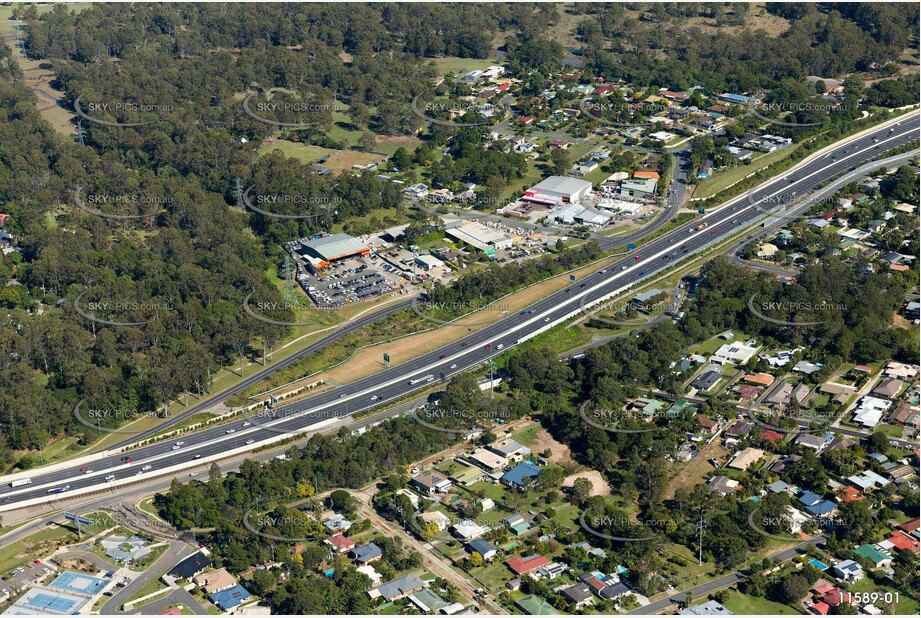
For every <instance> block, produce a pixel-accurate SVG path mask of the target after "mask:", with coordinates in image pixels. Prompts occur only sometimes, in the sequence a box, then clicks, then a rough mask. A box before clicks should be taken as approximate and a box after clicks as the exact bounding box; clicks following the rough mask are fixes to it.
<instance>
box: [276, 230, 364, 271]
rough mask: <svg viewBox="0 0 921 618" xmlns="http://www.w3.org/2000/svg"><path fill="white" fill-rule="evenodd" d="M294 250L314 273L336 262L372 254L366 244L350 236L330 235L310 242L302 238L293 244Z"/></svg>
mask: <svg viewBox="0 0 921 618" xmlns="http://www.w3.org/2000/svg"><path fill="white" fill-rule="evenodd" d="M292 249H293V250H294V252H295V253H297V254H298V255H299V256H300V257H301V258H302V259H303V260H304V262H305V263H306V264H307V265H308V266H309V267H310V269H311V270H313V271H314V272H316V271H318V270H320V269H322V268H326V267H327V266H329V265H330V264H332V263H333V262H335V261H336V260H342V259H345V258H347V257H351V256H353V255H367V254H369V253H370V252H371V250H370V249H369V248H368V246H367V245H366V244H365V243H363V242H361V241H360V240H358V239H357V238H354V237H352V236H349V235H348V234H330V235H329V236H321V237H319V238H312V239H309V240H308V239H303V238H302V239H301V240H298V241H297V242H295V243H294V244H293V247H292Z"/></svg>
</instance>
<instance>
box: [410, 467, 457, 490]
mask: <svg viewBox="0 0 921 618" xmlns="http://www.w3.org/2000/svg"><path fill="white" fill-rule="evenodd" d="M409 484H410V485H412V487H413V489H416V490H417V491H419V492H420V493H422V494H424V495H426V496H431V495H433V494H436V493H443V492H445V491H447V490H449V489H450V488H451V481H450V480H448V479H447V478H445V477H444V476H442V475H441V474H436V473H434V472H427V473H425V474H420V475H419V476H416V477H414V478H413V479H412V480H410V481H409Z"/></svg>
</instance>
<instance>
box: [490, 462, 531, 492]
mask: <svg viewBox="0 0 921 618" xmlns="http://www.w3.org/2000/svg"><path fill="white" fill-rule="evenodd" d="M540 471H541V467H540V466H536V465H534V464H533V463H531V462H530V461H525V462H523V463H520V464H518V465H517V466H515V467H514V468H512V469H511V470H509V471H508V472H506V473H505V474H503V475H502V477H501V478H500V479H499V482H500V483H502V484H503V485H506V486H508V487H512V488H514V489H517V490H519V491H521V490H524V489H526V488H528V487H530V486H531V485H532V484H533V483H534V481H535V480H536V479H537V476H538V475H539V474H540Z"/></svg>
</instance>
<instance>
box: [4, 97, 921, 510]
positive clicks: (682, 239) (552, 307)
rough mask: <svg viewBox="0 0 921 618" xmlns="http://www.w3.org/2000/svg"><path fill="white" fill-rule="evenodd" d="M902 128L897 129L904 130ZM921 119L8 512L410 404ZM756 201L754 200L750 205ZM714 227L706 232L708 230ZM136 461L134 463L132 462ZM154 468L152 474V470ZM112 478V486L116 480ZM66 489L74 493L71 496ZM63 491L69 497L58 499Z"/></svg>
mask: <svg viewBox="0 0 921 618" xmlns="http://www.w3.org/2000/svg"><path fill="white" fill-rule="evenodd" d="M896 122H897V124H896ZM918 130H919V122H918V113H917V112H913V113H911V114H909V115H905V116H903V117H901V119H899V120H898V121H893V122H890V123H886V124H884V125H882V126H880V127H877V128H875V129H873V130H871V131H869V132H864V133H863V134H861V135H859V136H856V137H852V138H849V139H847V140H844V141H843V142H842V143H839V144H837V145H835V146H834V147H833V148H830V149H826V150H825V151H823V152H822V153H819V154H816V155H813V156H811V157H809V158H807V159H805V160H804V161H803V162H801V163H800V164H798V165H796V166H795V167H793V168H791V170H789V171H788V172H787V173H786V174H785V175H783V176H782V177H779V178H774V179H772V180H770V181H768V182H765V183H764V184H762V185H761V186H759V187H758V188H757V189H755V190H754V191H752V192H750V193H749V194H746V195H742V196H739V197H737V198H734V199H732V200H730V201H729V202H727V203H726V204H724V205H722V206H720V207H719V208H717V209H714V210H713V211H710V212H709V213H707V214H706V215H704V216H703V217H701V218H699V219H696V220H694V221H692V222H690V223H689V224H687V225H684V226H681V227H679V228H677V229H675V230H674V231H672V232H670V233H668V234H665V235H663V236H661V237H659V238H657V239H655V240H653V241H651V242H649V243H648V244H647V245H645V246H643V247H642V248H641V249H640V250H639V252H638V253H637V252H634V253H632V254H630V255H628V256H626V257H624V258H623V259H621V260H619V261H617V262H616V263H614V264H612V265H611V266H608V267H607V268H605V269H602V270H599V271H597V272H595V273H593V274H591V275H588V276H586V277H584V278H582V279H581V280H578V281H576V282H574V283H572V284H571V285H569V286H568V287H567V288H566V289H564V290H561V291H559V292H557V293H554V294H552V295H550V296H548V297H546V298H544V299H542V300H540V301H538V302H537V303H535V304H533V305H531V306H530V307H529V308H528V309H526V310H524V311H521V312H519V313H516V314H514V315H509V316H507V317H505V318H503V319H501V320H499V321H497V322H495V323H493V324H490V325H488V326H484V327H483V328H481V329H480V330H478V331H475V332H471V333H470V334H469V335H468V336H467V338H466V339H464V340H462V341H458V342H455V343H452V344H449V345H447V346H444V347H442V348H440V349H438V350H435V351H433V352H430V353H427V354H423V355H421V356H419V357H417V358H414V359H412V360H410V361H407V362H405V363H402V364H400V365H397V366H395V367H392V368H390V369H386V370H383V371H379V372H377V373H375V374H373V375H370V376H367V377H365V378H362V379H360V380H357V381H355V382H352V383H349V384H345V385H343V386H341V387H337V388H335V389H332V390H329V391H325V392H323V393H319V394H317V395H314V396H312V397H309V398H307V399H304V400H302V401H299V402H295V403H292V404H289V405H285V406H281V407H279V408H276V409H275V410H272V411H267V412H265V413H260V414H259V415H258V416H256V417H254V418H250V419H244V418H241V419H240V420H239V421H235V422H233V423H230V424H225V425H221V426H217V427H212V428H208V429H204V430H201V431H198V432H195V433H190V434H187V435H184V436H182V437H181V438H179V439H178V440H180V441H181V442H182V444H181V445H180V444H176V443H175V442H173V441H163V442H159V443H154V444H151V445H147V446H142V447H139V448H136V449H132V450H130V451H127V453H119V454H117V455H108V456H107V455H105V454H99V456H98V458H97V459H95V460H94V461H93V462H92V464H89V465H88V466H87V467H88V468H92V469H91V470H89V471H81V470H77V469H61V468H58V469H56V470H52V471H48V472H42V471H41V470H36V471H34V472H32V473H31V474H30V473H20V474H16V475H10V476H8V477H4V478H3V479H2V482H3V483H4V485H3V486H2V488H0V511H5V510H10V509H14V508H18V507H22V506H26V505H36V504H43V503H47V502H49V501H51V499H53V498H65V497H70V496H71V495H75V494H85V493H90V492H93V491H97V490H100V489H102V488H105V487H107V486H118V484H119V483H130V482H132V481H136V480H137V477H141V476H143V475H147V476H151V475H164V476H165V475H174V476H175V475H177V473H178V471H180V470H184V469H187V468H189V467H192V466H200V465H201V464H202V463H203V461H202V460H205V461H207V460H208V459H214V460H217V459H220V458H223V457H226V456H229V455H231V454H234V453H239V452H245V451H247V450H252V449H254V448H256V447H258V446H260V445H262V444H268V443H271V442H273V441H278V440H281V439H285V438H290V437H293V436H296V435H298V434H300V433H302V432H304V431H305V430H307V429H308V428H311V427H314V428H316V426H317V425H318V424H319V423H322V422H324V421H328V420H333V419H339V418H341V417H344V416H350V415H353V414H355V413H357V412H362V411H365V410H368V409H370V408H375V407H378V406H381V405H383V404H385V403H388V402H392V401H395V400H399V399H402V398H404V397H406V396H407V395H408V394H409V393H412V392H414V391H418V390H421V389H424V388H428V387H431V386H432V385H433V384H435V383H437V382H440V381H442V380H446V379H448V378H450V377H451V376H453V375H456V374H458V373H461V372H463V371H466V370H470V369H473V368H476V367H478V366H480V365H482V364H483V363H484V362H485V361H487V360H488V359H490V358H492V357H494V356H496V355H498V354H501V353H502V352H503V351H504V350H507V349H509V348H511V347H512V346H514V345H516V344H518V343H520V342H522V341H525V340H527V339H529V338H531V337H533V336H535V335H537V334H539V333H541V332H544V331H546V330H548V329H550V328H552V327H553V326H555V325H557V324H562V323H563V322H566V321H567V320H568V319H569V318H571V317H572V316H574V315H577V314H578V313H580V312H581V311H583V310H584V308H585V307H590V306H592V305H594V304H597V303H599V302H601V301H603V300H606V299H608V298H611V297H613V296H616V295H619V294H621V293H623V292H625V291H627V290H629V289H631V288H633V287H636V286H637V285H639V284H641V282H643V281H644V280H646V279H649V278H650V277H652V276H653V275H655V274H656V273H657V272H659V271H661V270H663V269H666V268H670V267H672V266H673V265H674V263H675V262H676V261H680V260H683V259H689V258H691V257H692V256H693V255H694V254H695V253H699V252H701V251H704V250H706V249H708V248H709V247H712V246H714V245H717V244H719V243H720V242H722V241H723V240H725V239H726V238H727V237H730V236H734V235H736V234H739V233H742V230H743V229H744V228H745V227H747V226H750V225H753V224H755V223H756V222H757V221H758V220H760V219H763V218H765V217H767V216H768V210H769V209H771V208H783V206H782V205H781V204H782V203H783V200H782V199H780V198H782V197H783V196H785V195H791V194H793V192H797V194H798V195H802V194H804V193H806V192H808V191H811V190H813V189H815V188H817V187H819V186H820V185H821V184H822V183H823V182H825V181H828V180H830V179H833V178H835V177H837V176H839V175H841V174H844V173H846V172H848V171H849V170H850V169H851V168H853V167H856V166H859V165H861V164H863V163H865V162H867V161H869V160H872V159H876V158H879V157H881V156H882V155H883V154H884V153H885V151H886V150H889V149H892V148H897V147H900V146H902V145H904V144H907V143H909V142H911V141H913V140H916V139H917V136H918ZM749 196H751V199H749ZM703 223H705V224H706V227H703V228H702V229H699V228H700V226H701V224H703ZM475 318H476V316H473V318H470V320H471V322H465V321H464V320H461V321H459V322H458V323H456V324H455V325H454V326H447V328H463V329H465V330H466V329H467V328H468V327H469V326H470V325H471V323H472V321H473V320H475ZM123 457H131V458H132V459H133V460H134V461H133V462H131V463H128V462H125V461H123V459H122V458H123ZM145 468H146V469H145ZM27 476H29V477H31V481H32V483H31V484H30V485H26V486H22V487H16V488H10V486H9V482H10V481H12V480H13V479H18V478H23V477H27ZM106 477H109V478H110V479H113V480H110V481H106V480H105V479H106ZM64 487H67V489H66V490H64V491H61V490H62V489H63V488H64ZM49 492H60V493H49Z"/></svg>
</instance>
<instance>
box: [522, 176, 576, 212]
mask: <svg viewBox="0 0 921 618" xmlns="http://www.w3.org/2000/svg"><path fill="white" fill-rule="evenodd" d="M591 192H592V183H590V182H588V181H585V180H579V179H578V178H570V177H568V176H551V177H549V178H546V179H544V180H542V181H540V182H539V183H537V184H536V185H534V186H533V187H531V188H530V189H528V190H527V191H525V192H524V195H523V196H522V198H521V200H522V201H523V202H533V203H536V204H544V205H549V206H555V205H557V204H562V203H575V204H578V203H579V202H581V201H582V200H583V199H584V198H585V197H586V196H588V195H589V194H590V193H591Z"/></svg>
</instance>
